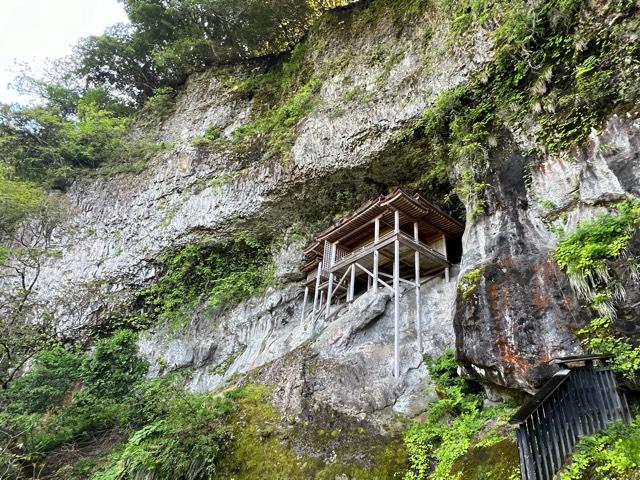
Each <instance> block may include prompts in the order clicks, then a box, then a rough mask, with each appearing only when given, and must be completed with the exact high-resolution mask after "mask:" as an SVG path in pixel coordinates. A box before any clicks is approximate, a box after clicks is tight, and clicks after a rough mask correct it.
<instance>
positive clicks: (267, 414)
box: [219, 386, 406, 480]
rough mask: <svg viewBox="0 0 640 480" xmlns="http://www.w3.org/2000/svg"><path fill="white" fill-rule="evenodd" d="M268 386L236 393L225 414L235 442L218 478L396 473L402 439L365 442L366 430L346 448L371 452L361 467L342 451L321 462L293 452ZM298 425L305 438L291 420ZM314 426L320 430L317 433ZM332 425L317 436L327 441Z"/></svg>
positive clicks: (322, 478) (378, 477) (325, 479)
mask: <svg viewBox="0 0 640 480" xmlns="http://www.w3.org/2000/svg"><path fill="white" fill-rule="evenodd" d="M269 394H270V389H269V388H267V387H264V386H249V387H246V389H244V390H243V394H242V395H241V396H239V397H238V398H237V409H236V410H235V411H234V413H233V414H232V416H231V418H230V420H229V421H230V422H231V424H232V425H233V427H232V428H233V429H234V432H235V433H234V437H235V443H234V447H233V450H232V451H231V452H230V453H229V454H228V455H226V456H225V457H224V458H223V459H222V461H221V463H220V471H219V472H220V473H219V478H222V479H234V480H245V479H246V480H249V479H251V480H253V479H255V478H269V479H281V480H294V479H296V480H297V479H303V478H315V479H318V480H334V479H335V478H336V475H339V474H346V475H347V476H348V477H349V478H350V479H354V480H391V479H393V478H396V477H395V475H396V474H397V473H398V472H402V470H403V467H404V465H405V461H406V456H405V454H404V449H403V447H402V443H401V442H400V441H399V440H397V439H396V440H393V441H391V442H388V443H387V444H385V445H380V444H378V445H377V446H375V447H373V448H372V447H371V445H370V443H371V442H370V438H371V437H370V435H369V434H367V433H366V432H362V434H361V435H360V442H361V443H357V440H356V441H355V443H354V444H352V445H350V449H353V450H356V451H358V452H359V454H360V456H363V455H368V456H370V457H373V462H372V463H373V465H371V466H370V467H365V466H363V465H359V464H357V463H353V462H349V461H346V462H345V460H344V452H339V451H336V452H335V459H334V460H333V461H331V462H325V461H323V460H322V459H319V458H314V457H308V456H305V455H302V454H299V453H296V451H295V450H294V448H293V447H294V446H295V444H296V440H295V438H297V437H296V435H295V434H294V432H289V431H287V430H283V428H282V425H281V418H280V415H279V413H278V412H277V411H276V409H275V408H274V407H273V405H271V404H270V403H269ZM293 428H294V429H301V431H300V434H301V435H302V437H301V438H304V437H306V440H307V441H308V432H309V430H310V428H311V426H309V425H307V426H304V425H296V426H294V427H293ZM320 430H322V431H323V433H322V434H320ZM334 432H336V433H337V432H338V431H337V430H335V429H334V430H332V431H331V432H329V433H327V432H326V430H324V429H319V430H318V436H319V437H326V438H327V441H333V440H335V439H336V438H337V437H339V436H340V435H339V434H334Z"/></svg>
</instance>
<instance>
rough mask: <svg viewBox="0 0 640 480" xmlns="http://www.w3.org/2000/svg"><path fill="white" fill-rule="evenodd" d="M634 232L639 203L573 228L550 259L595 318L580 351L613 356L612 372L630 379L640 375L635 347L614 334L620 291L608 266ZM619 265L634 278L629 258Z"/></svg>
mask: <svg viewBox="0 0 640 480" xmlns="http://www.w3.org/2000/svg"><path fill="white" fill-rule="evenodd" d="M638 227H640V203H639V202H637V201H625V202H622V203H619V204H618V205H616V212H615V214H608V213H605V214H600V215H598V216H597V217H596V218H594V219H593V220H586V221H583V222H581V223H580V224H578V226H577V227H576V230H575V232H574V233H572V234H571V235H566V236H563V237H562V238H561V239H560V242H559V243H558V246H557V248H556V251H555V254H554V255H555V258H556V261H557V262H558V265H559V266H560V268H562V269H563V270H565V271H566V272H567V274H568V276H569V280H570V281H571V285H572V286H573V288H574V289H575V290H576V291H577V293H578V294H579V295H580V296H581V297H582V298H583V299H585V300H587V301H588V302H590V304H591V307H592V308H593V310H594V311H595V312H596V313H597V314H598V316H597V317H596V318H594V319H593V320H592V321H591V323H590V325H589V326H587V327H586V328H584V329H582V330H581V331H580V332H579V333H580V334H581V335H582V337H583V342H584V344H585V346H586V347H587V348H588V349H589V350H591V351H594V352H597V353H612V354H614V355H615V361H614V365H615V367H616V369H617V370H618V371H620V372H621V373H624V374H625V375H626V376H627V377H629V378H633V377H636V376H637V374H638V372H640V346H638V345H637V343H634V342H633V341H632V339H629V338H624V337H621V336H619V335H616V334H615V333H614V331H615V328H614V320H615V318H616V303H617V302H618V301H620V300H622V299H624V298H625V290H624V287H623V286H622V285H621V284H620V283H619V282H618V281H617V280H616V278H615V276H614V275H613V274H612V272H611V269H612V268H613V266H612V263H611V262H612V261H613V260H616V259H618V258H619V257H620V256H621V255H622V254H624V253H625V252H626V250H627V246H628V244H629V240H630V239H631V236H632V235H633V234H634V232H635V231H637V229H638ZM621 265H622V266H623V267H624V266H626V268H628V269H629V270H630V271H631V275H632V276H633V277H635V278H637V277H638V265H637V260H636V259H635V258H634V257H629V258H628V259H626V261H624V262H622V263H621Z"/></svg>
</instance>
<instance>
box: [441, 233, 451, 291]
mask: <svg viewBox="0 0 640 480" xmlns="http://www.w3.org/2000/svg"><path fill="white" fill-rule="evenodd" d="M442 253H443V254H444V258H446V259H447V260H449V256H448V255H447V237H446V236H445V235H444V234H442ZM444 281H445V282H447V283H449V265H447V267H446V268H445V269H444Z"/></svg>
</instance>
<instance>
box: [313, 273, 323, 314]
mask: <svg viewBox="0 0 640 480" xmlns="http://www.w3.org/2000/svg"><path fill="white" fill-rule="evenodd" d="M321 272H322V262H318V271H317V272H316V291H315V292H314V293H313V314H314V315H315V314H316V312H317V311H318V297H319V295H320V274H321Z"/></svg>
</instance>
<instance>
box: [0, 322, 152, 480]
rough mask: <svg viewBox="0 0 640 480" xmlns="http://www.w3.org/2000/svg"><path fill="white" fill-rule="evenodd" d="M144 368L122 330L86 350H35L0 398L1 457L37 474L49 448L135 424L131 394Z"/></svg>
mask: <svg viewBox="0 0 640 480" xmlns="http://www.w3.org/2000/svg"><path fill="white" fill-rule="evenodd" d="M146 369H147V366H146V363H145V362H144V361H143V360H141V359H140V358H138V357H137V346H136V336H135V335H134V334H133V333H132V332H130V331H126V330H122V331H119V332H116V333H115V334H114V335H113V336H112V337H109V338H106V339H102V340H98V341H97V342H96V344H95V346H94V348H93V350H92V351H90V352H86V353H83V352H81V351H73V350H66V349H63V348H62V347H61V346H53V347H51V348H50V349H48V350H44V351H41V352H39V353H38V354H37V355H36V356H35V357H34V362H33V367H32V368H31V369H30V370H29V371H28V372H27V373H25V374H24V375H22V376H21V377H19V378H18V379H17V380H15V381H14V382H12V383H11V384H10V385H9V387H8V389H7V390H6V391H5V392H4V396H3V398H2V399H1V402H0V409H1V410H0V412H1V413H0V425H1V427H2V428H1V431H2V436H3V438H2V440H1V444H2V446H3V447H4V448H8V449H9V450H8V451H9V452H10V453H11V455H10V456H8V457H7V458H5V461H6V462H8V463H11V464H13V465H19V466H20V468H24V469H25V472H26V471H32V472H33V474H34V475H35V472H37V471H38V469H39V468H40V465H39V463H40V462H41V461H42V459H43V458H44V456H45V455H46V454H47V452H49V451H51V450H52V449H54V448H57V447H59V446H60V445H62V444H65V443H69V442H73V441H78V440H81V439H83V438H86V437H88V436H91V435H94V434H95V433H97V432H101V431H104V430H105V429H110V428H115V427H125V426H127V425H128V424H130V423H135V422H136V421H138V417H139V412H138V411H137V410H136V408H137V407H136V404H135V402H134V401H133V397H131V396H130V394H131V392H132V387H133V386H134V385H136V384H137V383H139V382H140V381H141V380H142V376H143V375H144V373H145V372H146ZM146 401H150V399H147V400H146ZM154 401H155V400H154Z"/></svg>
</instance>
